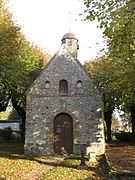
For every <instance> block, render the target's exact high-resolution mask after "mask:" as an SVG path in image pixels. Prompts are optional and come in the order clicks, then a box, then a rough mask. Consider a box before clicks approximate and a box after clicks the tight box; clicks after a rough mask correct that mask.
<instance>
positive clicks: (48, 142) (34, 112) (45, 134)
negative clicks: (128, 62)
mask: <svg viewBox="0 0 135 180" xmlns="http://www.w3.org/2000/svg"><path fill="white" fill-rule="evenodd" d="M62 79H65V80H67V81H68V96H63V97H61V96H59V81H60V80H62ZM78 81H81V83H82V86H81V87H77V82H78ZM46 82H49V83H50V86H49V88H48V87H47V88H46V87H45V83H46ZM26 112H27V113H26V116H27V117H26V141H25V152H26V153H35V154H43V153H53V152H54V151H53V149H54V147H53V146H54V145H53V144H54V137H53V134H54V118H55V116H56V115H58V114H59V113H67V114H69V115H70V116H71V117H72V119H73V152H74V153H80V150H81V147H82V146H84V147H85V148H86V147H87V145H89V151H92V152H93V151H94V152H95V153H96V154H103V153H104V131H103V122H102V96H101V95H100V93H99V91H98V89H97V88H96V87H95V85H94V83H93V80H92V79H91V78H90V77H89V76H88V74H87V73H86V71H85V70H84V69H83V67H82V66H81V64H80V63H79V62H78V60H77V59H75V58H74V57H73V56H72V55H71V54H70V53H69V52H68V50H67V49H66V48H65V46H62V47H61V48H60V50H59V51H58V53H57V54H56V55H55V56H54V57H53V59H52V60H51V62H50V63H49V64H48V65H47V67H46V68H45V69H44V70H43V71H42V72H41V74H40V75H39V77H38V78H37V79H36V81H35V82H34V83H33V85H32V86H31V88H30V89H29V92H28V94H27V109H26Z"/></svg>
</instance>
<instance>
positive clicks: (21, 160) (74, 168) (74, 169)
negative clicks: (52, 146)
mask: <svg viewBox="0 0 135 180" xmlns="http://www.w3.org/2000/svg"><path fill="white" fill-rule="evenodd" d="M52 160H53V156H40V157H28V156H25V155H24V154H23V144H21V143H16V144H15V143H0V179H7V180H11V179H12V180H18V179H19V180H21V179H23V178H22V177H24V176H25V175H30V176H26V177H27V178H25V179H29V180H30V179H31V180H34V179H40V180H43V179H45V180H46V179H52V180H55V179H56V180H68V179H69V180H78V179H81V180H83V179H87V180H88V179H90V180H98V179H101V180H107V179H108V176H107V174H106V172H107V171H106V167H105V163H104V159H103V158H102V157H99V158H98V161H97V162H96V163H93V164H92V163H90V162H88V161H86V163H87V165H88V167H89V168H88V170H81V169H78V165H79V163H80V157H77V156H70V157H67V158H65V160H64V161H63V162H62V163H61V164H59V165H58V164H56V163H55V162H53V161H52ZM41 168H42V169H41ZM50 168H51V170H50ZM47 169H49V170H48V171H47ZM35 170H36V171H35ZM37 170H38V171H37ZM104 172H105V173H104ZM34 173H36V174H35V175H36V176H35V175H33V174H34Z"/></svg>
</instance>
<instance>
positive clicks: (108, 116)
mask: <svg viewBox="0 0 135 180" xmlns="http://www.w3.org/2000/svg"><path fill="white" fill-rule="evenodd" d="M112 113H113V110H112V109H108V110H107V111H105V112H104V120H105V123H106V128H107V134H106V135H107V141H111V140H112V136H111V124H112Z"/></svg>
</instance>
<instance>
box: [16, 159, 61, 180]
mask: <svg viewBox="0 0 135 180" xmlns="http://www.w3.org/2000/svg"><path fill="white" fill-rule="evenodd" d="M63 160H64V158H63V157H52V158H51V159H50V158H49V159H46V160H45V161H44V163H43V164H41V165H40V166H39V167H38V168H36V169H33V170H32V171H30V172H28V173H26V174H24V175H23V176H20V177H19V176H18V177H17V180H38V179H39V177H40V176H41V175H42V174H43V173H44V174H45V173H48V172H49V171H50V170H52V169H53V168H55V167H56V166H58V165H60V164H61V163H62V161H63ZM14 180H15V179H14Z"/></svg>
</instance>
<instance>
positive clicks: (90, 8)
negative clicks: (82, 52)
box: [84, 0, 135, 109]
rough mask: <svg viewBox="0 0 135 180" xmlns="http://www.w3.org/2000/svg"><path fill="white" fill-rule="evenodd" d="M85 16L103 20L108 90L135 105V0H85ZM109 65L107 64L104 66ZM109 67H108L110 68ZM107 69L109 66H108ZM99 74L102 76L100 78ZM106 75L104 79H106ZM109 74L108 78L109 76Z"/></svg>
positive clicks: (126, 103)
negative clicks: (106, 47)
mask: <svg viewBox="0 0 135 180" xmlns="http://www.w3.org/2000/svg"><path fill="white" fill-rule="evenodd" d="M84 4H85V5H86V11H85V13H86V19H87V20H95V19H97V20H98V21H99V22H100V27H101V28H104V36H105V37H106V38H107V45H108V54H107V56H108V58H107V59H108V62H107V61H106V62H105V64H104V62H103V64H102V65H101V63H102V62H101V61H100V62H101V63H100V65H101V67H102V68H101V69H102V70H103V71H104V70H105V72H106V73H103V76H102V74H101V72H103V71H101V72H100V73H98V74H99V76H98V77H96V78H99V77H100V75H101V77H102V80H101V81H103V82H102V84H104V83H107V84H106V88H107V91H109V92H110V91H111V92H113V94H115V98H117V97H118V98H117V100H118V101H119V102H118V104H121V105H122V106H123V107H125V108H126V109H127V108H129V107H130V106H134V105H135V90H134V89H135V77H134V74H135V13H134V12H135V2H134V0H103V1H98V0H84ZM105 66H106V67H105ZM108 68H109V69H108ZM107 69H108V70H107ZM101 77H100V79H101ZM103 78H104V80H103ZM106 78H107V79H106Z"/></svg>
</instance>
